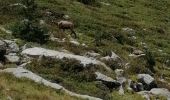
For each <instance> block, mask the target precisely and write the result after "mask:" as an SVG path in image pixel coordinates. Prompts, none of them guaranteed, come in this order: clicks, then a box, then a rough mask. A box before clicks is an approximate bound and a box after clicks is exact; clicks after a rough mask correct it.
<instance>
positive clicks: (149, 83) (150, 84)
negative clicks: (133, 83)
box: [137, 74, 157, 90]
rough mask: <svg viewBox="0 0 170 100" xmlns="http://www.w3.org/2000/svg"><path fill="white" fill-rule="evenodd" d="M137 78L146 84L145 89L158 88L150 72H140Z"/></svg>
mask: <svg viewBox="0 0 170 100" xmlns="http://www.w3.org/2000/svg"><path fill="white" fill-rule="evenodd" d="M137 79H138V81H139V82H141V83H142V84H143V85H144V90H150V89H152V88H157V85H156V83H155V80H154V78H153V77H152V76H150V75H149V74H138V75H137Z"/></svg>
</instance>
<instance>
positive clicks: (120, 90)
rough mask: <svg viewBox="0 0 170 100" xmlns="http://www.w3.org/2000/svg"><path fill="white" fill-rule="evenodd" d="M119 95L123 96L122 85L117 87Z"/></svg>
mask: <svg viewBox="0 0 170 100" xmlns="http://www.w3.org/2000/svg"><path fill="white" fill-rule="evenodd" d="M119 94H120V95H124V94H125V93H124V89H123V87H122V85H121V86H120V87H119Z"/></svg>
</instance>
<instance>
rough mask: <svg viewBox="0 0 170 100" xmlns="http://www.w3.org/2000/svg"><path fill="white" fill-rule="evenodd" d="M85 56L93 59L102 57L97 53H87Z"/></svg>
mask: <svg viewBox="0 0 170 100" xmlns="http://www.w3.org/2000/svg"><path fill="white" fill-rule="evenodd" d="M85 55H86V56H87V57H93V58H97V57H99V56H100V54H99V53H95V52H87V53H86V54H85Z"/></svg>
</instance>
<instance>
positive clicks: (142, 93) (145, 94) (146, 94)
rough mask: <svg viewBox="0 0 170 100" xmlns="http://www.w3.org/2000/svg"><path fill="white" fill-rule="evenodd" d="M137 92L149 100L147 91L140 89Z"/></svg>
mask: <svg viewBox="0 0 170 100" xmlns="http://www.w3.org/2000/svg"><path fill="white" fill-rule="evenodd" d="M138 94H140V95H142V97H143V98H145V100H151V99H150V95H149V92H148V91H140V92H138Z"/></svg>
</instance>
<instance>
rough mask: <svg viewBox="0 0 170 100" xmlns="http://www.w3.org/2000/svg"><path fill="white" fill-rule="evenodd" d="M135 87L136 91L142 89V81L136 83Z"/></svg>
mask: <svg viewBox="0 0 170 100" xmlns="http://www.w3.org/2000/svg"><path fill="white" fill-rule="evenodd" d="M136 88H137V90H138V91H143V90H144V86H143V84H142V83H137V85H136Z"/></svg>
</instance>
